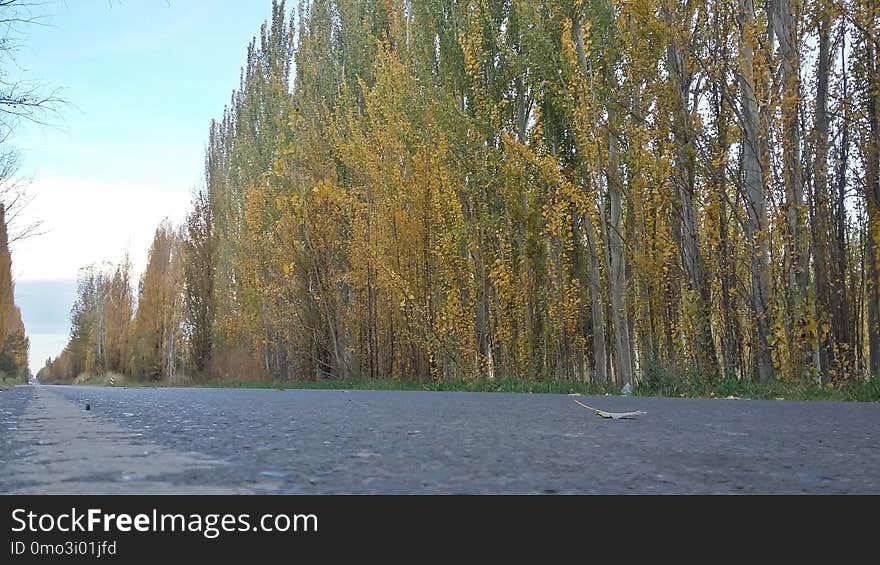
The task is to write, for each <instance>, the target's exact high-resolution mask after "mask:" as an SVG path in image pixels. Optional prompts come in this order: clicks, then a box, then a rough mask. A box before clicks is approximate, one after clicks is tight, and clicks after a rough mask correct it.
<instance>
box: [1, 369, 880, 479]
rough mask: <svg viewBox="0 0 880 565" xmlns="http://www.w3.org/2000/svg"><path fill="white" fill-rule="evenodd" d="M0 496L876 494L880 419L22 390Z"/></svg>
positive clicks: (655, 404) (528, 402)
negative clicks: (618, 416)
mask: <svg viewBox="0 0 880 565" xmlns="http://www.w3.org/2000/svg"><path fill="white" fill-rule="evenodd" d="M574 398H577V399H578V400H580V401H581V402H584V403H586V404H588V405H590V406H595V407H597V408H601V409H603V410H611V411H634V410H642V411H644V412H646V414H644V415H642V416H639V417H638V418H637V419H635V420H606V419H602V418H599V417H597V416H596V415H595V414H593V413H591V412H589V411H588V410H586V409H584V408H582V407H580V406H578V405H577V404H576V403H575V402H574ZM86 404H89V407H90V410H88V411H86V410H85V406H86ZM0 492H3V493H68V494H78V493H258V494H262V493H265V494H274V493H283V494H312V493H426V494H427V493H538V494H540V493H606V494H607V493H615V494H616V493H880V404H859V403H836V402H789V401H752V400H710V399H665V398H641V397H617V396H614V397H611V396H607V397H601V396H600V397H587V396H585V397H570V396H565V395H530V394H500V393H456V392H389V391H340V390H337V391H320V390H272V389H266V390H244V389H182V388H96V387H60V386H28V387H16V388H13V389H8V390H5V391H2V392H0Z"/></svg>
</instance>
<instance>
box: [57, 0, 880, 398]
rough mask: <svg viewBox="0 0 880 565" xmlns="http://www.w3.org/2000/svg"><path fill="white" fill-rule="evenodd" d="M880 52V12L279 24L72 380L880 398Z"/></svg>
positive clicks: (645, 2)
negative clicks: (834, 392)
mask: <svg viewBox="0 0 880 565" xmlns="http://www.w3.org/2000/svg"><path fill="white" fill-rule="evenodd" d="M291 21H293V22H295V25H294V24H292V23H291ZM878 49H880V5H878V3H877V2H876V1H875V0H809V1H806V2H795V1H794V0H767V1H765V2H760V3H755V2H752V1H751V0H689V1H687V2H684V1H681V0H636V1H623V0H590V1H581V0H542V1H538V2H536V1H532V0H421V1H417V0H393V1H385V0H382V1H379V0H311V1H306V2H303V3H301V6H300V8H299V10H298V12H297V13H296V17H295V18H294V17H290V18H288V14H287V12H286V9H285V6H284V3H283V2H275V3H273V8H272V17H271V19H270V20H269V21H268V22H267V23H266V24H264V26H263V27H262V29H261V32H260V34H259V36H258V37H257V38H255V39H254V41H253V42H252V43H251V44H250V45H249V47H248V50H247V59H246V64H245V66H244V69H243V70H242V76H241V84H240V86H239V88H238V89H237V90H236V91H235V92H234V93H233V95H232V98H231V100H230V103H229V105H228V107H227V108H226V110H225V112H224V114H223V116H222V118H221V119H219V120H218V121H216V122H213V123H212V124H211V127H210V130H209V136H208V149H207V155H206V159H205V180H206V182H205V186H204V187H203V188H202V189H201V190H200V191H199V193H198V194H197V195H196V197H195V199H194V200H195V201H194V205H193V209H192V211H191V213H190V215H189V218H188V221H187V223H186V225H185V226H183V227H182V228H181V230H180V232H179V233H178V232H175V231H174V230H173V229H172V228H171V227H169V226H163V227H161V228H160V230H159V232H157V236H156V241H155V242H154V244H153V250H152V252H151V258H150V266H149V267H148V268H147V272H146V274H145V275H144V278H143V280H142V283H141V289H140V298H139V300H138V307H137V313H136V314H134V315H133V317H131V322H130V326H129V328H130V329H129V330H127V331H126V333H125V336H127V337H126V338H125V340H127V341H125V340H123V339H121V338H118V337H117V336H114V337H113V338H112V339H110V337H109V336H110V334H108V333H107V332H108V331H109V329H110V327H111V326H110V324H109V321H108V322H107V323H105V324H104V325H100V324H98V325H97V326H96V325H95V322H90V323H91V324H92V325H91V326H90V327H92V328H95V327H98V328H100V329H97V330H95V329H92V330H89V332H98V333H97V334H96V335H98V336H100V335H104V336H105V337H104V341H103V342H102V341H101V340H100V339H98V338H96V337H90V338H89V340H87V341H88V343H90V344H91V345H89V347H90V348H91V349H90V351H92V353H90V354H85V353H82V352H81V350H79V349H76V347H78V346H76V345H75V344H76V343H79V341H77V340H80V339H81V338H80V337H79V333H77V332H79V331H80V330H79V329H77V328H79V327H80V326H78V325H77V323H76V322H75V324H74V327H75V329H74V335H73V336H72V340H71V345H70V346H69V347H68V350H67V352H65V354H66V355H69V356H70V360H69V361H68V363H70V364H71V366H72V367H73V369H72V373H71V374H73V373H75V372H76V371H79V370H86V365H85V363H87V359H89V358H90V357H89V355H91V358H92V359H94V362H96V363H105V365H95V367H104V368H112V369H113V370H127V371H128V372H130V373H131V374H134V375H137V376H140V377H142V378H150V379H167V378H171V377H172V376H173V375H174V374H175V373H176V372H178V371H184V372H186V373H188V374H189V375H191V376H193V377H196V378H278V379H293V378H300V379H322V378H327V377H343V378H350V377H369V378H415V379H426V380H427V379H430V380H440V381H443V380H457V379H491V378H496V377H499V376H504V377H513V378H522V379H577V380H587V381H606V380H614V381H616V382H617V383H634V382H637V381H638V380H639V379H641V378H646V376H647V375H649V374H652V372H656V371H659V372H663V373H667V374H674V375H680V374H698V375H701V376H703V377H705V378H717V377H731V378H739V379H755V380H759V381H762V382H769V381H773V380H776V379H782V380H789V381H807V380H811V381H822V382H831V381H842V380H846V379H855V378H863V377H866V376H869V375H878V374H880V278H878V277H880V57H878ZM90 288H91V286H89V285H88V284H87V285H85V287H84V289H81V299H80V300H81V302H82V301H83V298H82V296H85V295H87V294H88V293H89V292H91V290H89V289H90ZM83 293H85V294H83ZM78 304H79V303H78ZM89 304H91V303H89ZM107 304H109V302H108V303H107ZM82 307H85V306H82ZM78 308H80V306H78V307H77V308H75V309H74V320H75V321H76V316H77V315H79V313H80V310H79V309H78ZM88 308H91V309H92V310H90V311H93V312H98V310H95V308H97V307H92V306H89V307H88ZM102 308H104V309H103V310H100V312H101V313H100V314H90V315H89V316H92V317H94V316H98V317H99V318H100V317H101V316H104V317H107V316H109V315H110V314H109V312H110V308H109V307H102ZM142 310H143V312H142ZM89 319H91V318H89ZM89 335H92V334H91V333H90V334H89ZM114 340H115V341H114ZM111 342H112V343H115V344H119V343H122V342H125V343H126V345H125V347H127V348H128V350H127V351H128V352H127V354H125V355H123V356H122V357H117V359H121V358H124V359H125V361H124V362H123V361H119V363H122V364H121V365H117V366H114V367H111V365H106V363H108V362H109V361H108V359H109V357H108V356H109V355H111V349H112V348H111V347H110V343H111ZM99 344H100V345H99ZM114 347H115V346H114ZM98 349H100V352H99V351H98ZM83 355H85V357H83Z"/></svg>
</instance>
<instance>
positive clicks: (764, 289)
mask: <svg viewBox="0 0 880 565" xmlns="http://www.w3.org/2000/svg"><path fill="white" fill-rule="evenodd" d="M739 19H740V38H741V41H740V69H739V85H740V96H741V100H740V111H741V113H742V122H743V123H742V126H743V147H742V169H743V184H744V187H743V199H744V201H745V205H746V215H747V218H746V238H747V240H748V241H749V243H750V244H751V245H752V250H751V251H752V252H751V279H752V284H751V301H752V310H754V313H755V336H754V340H753V349H754V357H755V365H756V369H757V373H758V380H759V381H760V382H762V383H767V382H770V381H772V380H774V379H775V378H776V377H775V370H774V367H773V360H772V357H771V355H770V344H769V339H768V338H769V335H770V309H769V303H770V268H769V262H768V256H769V254H770V246H769V244H768V234H767V229H768V222H767V205H766V202H765V193H766V190H765V187H764V176H763V174H762V171H761V160H760V158H759V157H760V155H761V153H762V150H761V144H762V140H761V139H760V137H759V132H758V127H759V123H760V120H759V115H758V102H757V99H756V98H755V88H754V86H755V72H754V57H755V55H754V46H753V45H752V39H750V36H751V35H752V34H753V33H754V29H752V28H753V27H754V25H755V7H754V4H753V2H752V0H740V18H739Z"/></svg>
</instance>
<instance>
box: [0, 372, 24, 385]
mask: <svg viewBox="0 0 880 565" xmlns="http://www.w3.org/2000/svg"><path fill="white" fill-rule="evenodd" d="M23 384H27V380H26V379H23V378H21V377H9V376H6V375H3V374H0V388H11V387H14V386H17V385H23Z"/></svg>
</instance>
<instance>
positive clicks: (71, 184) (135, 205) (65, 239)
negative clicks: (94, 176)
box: [12, 178, 191, 280]
mask: <svg viewBox="0 0 880 565" xmlns="http://www.w3.org/2000/svg"><path fill="white" fill-rule="evenodd" d="M28 192H29V193H30V194H31V195H33V198H34V199H33V201H32V202H31V203H30V204H29V205H28V207H27V209H26V210H25V212H24V213H23V214H22V216H23V217H22V222H29V221H35V220H39V221H42V223H43V227H42V231H43V232H44V233H43V235H40V236H37V237H32V238H30V239H26V240H23V241H19V242H16V244H15V245H14V246H13V249H12V262H13V264H12V271H13V277H15V279H16V280H46V279H72V278H76V276H77V273H78V272H79V269H80V268H81V267H84V266H86V265H89V264H93V263H101V262H103V261H109V262H113V263H115V262H117V261H119V259H121V258H122V256H123V254H124V253H125V252H126V251H127V252H128V254H129V257H130V259H131V261H132V266H133V270H134V271H133V275H134V276H135V277H138V276H139V275H140V273H141V272H142V271H143V269H144V267H145V265H146V260H147V252H148V250H149V246H150V243H151V242H152V239H153V234H154V232H155V230H156V226H157V225H158V224H159V222H160V221H162V219H164V218H168V219H169V220H171V221H172V222H174V223H175V224H180V223H181V222H182V221H183V220H184V218H185V217H186V213H187V211H188V210H189V206H190V199H191V196H190V194H189V193H188V192H183V191H166V190H158V189H152V188H145V187H136V186H125V187H123V186H106V185H101V184H95V183H87V182H79V181H69V180H60V179H49V178H39V179H36V180H35V181H34V182H33V183H32V184H31V186H30V188H29V190H28Z"/></svg>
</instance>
